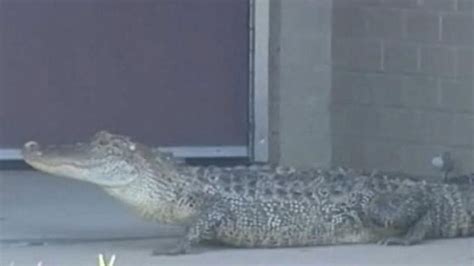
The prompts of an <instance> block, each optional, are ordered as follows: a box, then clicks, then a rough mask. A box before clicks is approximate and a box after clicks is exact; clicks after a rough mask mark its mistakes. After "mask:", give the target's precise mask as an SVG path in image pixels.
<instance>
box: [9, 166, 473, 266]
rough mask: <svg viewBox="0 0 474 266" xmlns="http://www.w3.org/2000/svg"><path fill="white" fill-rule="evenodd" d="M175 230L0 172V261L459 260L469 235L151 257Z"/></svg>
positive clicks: (46, 179)
mask: <svg viewBox="0 0 474 266" xmlns="http://www.w3.org/2000/svg"><path fill="white" fill-rule="evenodd" d="M180 232H181V230H180V228H175V227H170V226H163V225H157V224H154V223H148V222H144V221H141V220H140V219H139V218H138V217H136V216H135V215H134V214H133V213H132V212H131V211H129V210H128V209H127V208H126V207H124V206H122V205H121V204H120V203H118V202H116V201H115V200H114V199H112V198H111V197H109V196H108V195H106V194H105V193H103V192H102V191H100V189H98V188H97V187H95V186H93V185H89V184H85V183H81V182H76V181H73V180H66V179H63V178H57V177H51V176H47V175H43V174H39V173H37V172H33V171H0V240H1V242H0V243H1V245H0V265H10V264H11V263H12V262H14V265H16V266H18V265H25V266H26V265H37V263H38V262H39V261H42V263H43V265H44V266H47V265H55V266H61V265H97V255H98V254H99V253H104V254H106V255H107V256H110V255H111V254H116V255H117V260H116V263H115V265H116V266H123V265H299V264H305V265H313V266H318V265H465V266H474V238H464V239H447V240H433V241H427V242H425V243H423V244H421V245H416V246H412V247H383V246H377V245H348V246H330V247H310V248H287V249H235V248H226V247H211V246H199V247H197V248H196V249H195V252H194V253H193V254H190V255H184V256H178V257H166V256H165V257H163V256H160V257H154V256H151V251H152V249H155V248H158V247H160V246H161V247H163V246H171V245H173V243H175V241H176V239H175V238H176V236H178V235H179V234H180Z"/></svg>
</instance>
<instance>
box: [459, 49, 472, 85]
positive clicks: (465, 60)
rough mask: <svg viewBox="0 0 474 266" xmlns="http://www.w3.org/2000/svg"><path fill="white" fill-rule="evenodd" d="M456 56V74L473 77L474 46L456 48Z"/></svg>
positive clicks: (462, 76) (461, 76)
mask: <svg viewBox="0 0 474 266" xmlns="http://www.w3.org/2000/svg"><path fill="white" fill-rule="evenodd" d="M456 58H457V64H456V76H457V77H458V78H467V79H469V78H471V79H474V47H462V48H457V50H456Z"/></svg>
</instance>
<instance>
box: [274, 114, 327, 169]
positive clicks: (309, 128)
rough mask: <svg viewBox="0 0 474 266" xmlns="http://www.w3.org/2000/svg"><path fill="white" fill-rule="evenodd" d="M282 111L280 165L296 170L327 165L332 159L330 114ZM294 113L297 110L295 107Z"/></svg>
mask: <svg viewBox="0 0 474 266" xmlns="http://www.w3.org/2000/svg"><path fill="white" fill-rule="evenodd" d="M298 109H299V111H296V112H295V111H293V112H283V113H282V117H281V128H280V149H281V151H282V152H281V163H282V164H284V165H293V166H297V167H307V166H325V167H327V166H328V165H329V164H330V160H331V136H330V135H329V134H328V133H327V132H329V113H328V114H315V113H311V111H307V110H306V111H305V110H304V109H301V108H298ZM293 110H297V109H296V108H294V107H293Z"/></svg>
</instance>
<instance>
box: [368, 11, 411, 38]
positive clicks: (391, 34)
mask: <svg viewBox="0 0 474 266" xmlns="http://www.w3.org/2000/svg"><path fill="white" fill-rule="evenodd" d="M364 15H365V17H366V19H367V35H368V36H370V37H371V38H383V39H385V40H400V39H401V38H402V35H403V23H402V11H401V10H398V9H386V8H370V9H365V14H364Z"/></svg>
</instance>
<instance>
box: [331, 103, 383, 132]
mask: <svg viewBox="0 0 474 266" xmlns="http://www.w3.org/2000/svg"><path fill="white" fill-rule="evenodd" d="M331 110H332V113H331V114H332V121H331V123H332V127H331V128H332V133H333V134H345V135H351V136H376V135H377V132H376V131H377V130H378V117H377V109H376V108H374V107H371V106H362V105H355V104H344V105H336V104H334V105H332V106H331Z"/></svg>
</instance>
